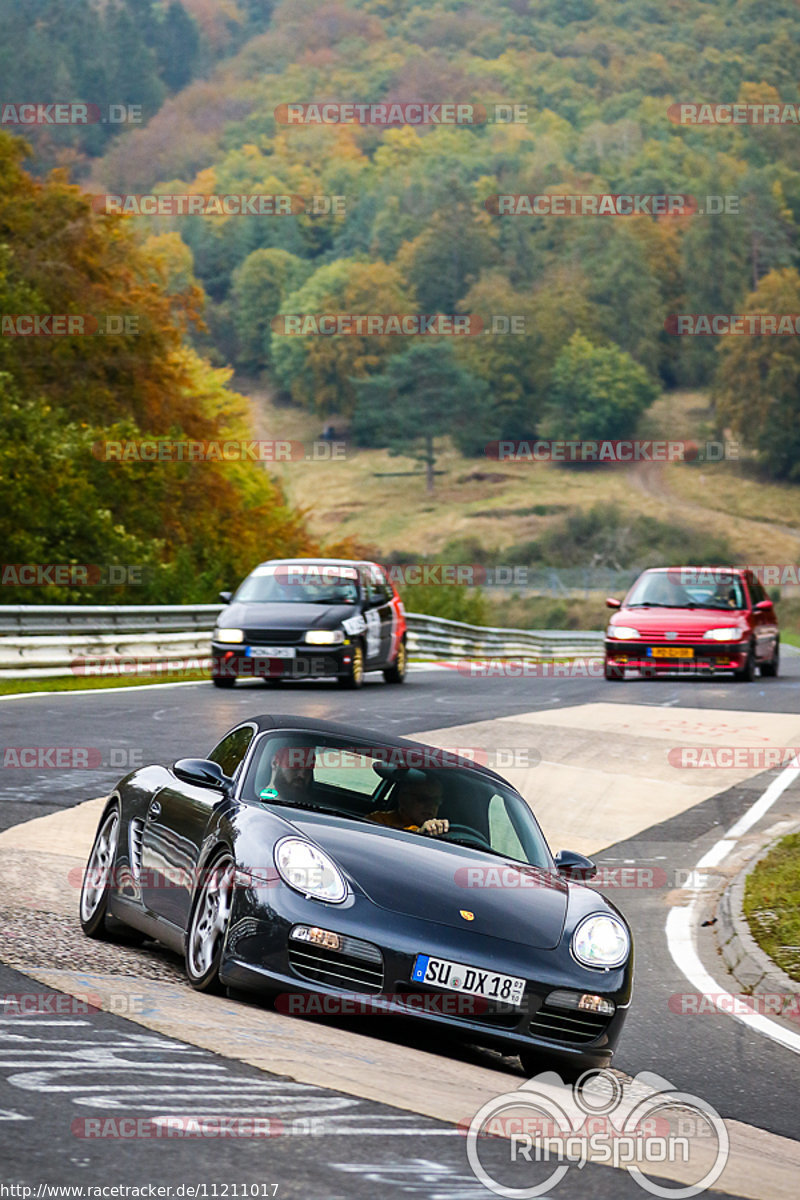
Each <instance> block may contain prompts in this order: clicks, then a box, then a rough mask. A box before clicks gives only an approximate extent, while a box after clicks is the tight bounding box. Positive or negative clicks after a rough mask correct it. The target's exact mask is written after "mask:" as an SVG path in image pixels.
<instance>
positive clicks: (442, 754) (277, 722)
mask: <svg viewBox="0 0 800 1200" xmlns="http://www.w3.org/2000/svg"><path fill="white" fill-rule="evenodd" d="M248 723H253V724H255V725H256V727H257V729H258V731H259V733H261V732H263V731H264V730H267V729H298V730H303V731H304V732H305V731H307V732H309V733H322V734H329V735H330V736H331V737H340V738H343V739H346V740H347V741H349V742H352V743H353V744H354V745H355V746H387V747H390V748H396V749H398V750H407V751H409V752H416V753H417V754H420V753H422V754H423V755H425V753H426V752H427V757H428V758H429V759H430V765H431V766H435V765H437V758H442V759H443V761H442V762H441V764H440V765H442V766H450V767H456V766H457V767H464V768H465V769H467V770H472V771H477V772H478V773H479V774H480V775H483V776H484V777H485V778H487V779H495V780H497V781H498V782H499V783H502V784H504V785H505V786H506V787H509V786H510V785H509V783H508V780H506V779H504V778H503V776H502V775H498V774H497V772H496V771H492V770H491V768H490V767H485V766H483V765H482V764H481V763H476V762H474V761H473V760H472V759H471V758H466V757H465V756H463V755H460V754H457V753H456V752H455V751H453V750H447V751H445V750H441V749H440V748H439V747H437V746H431V745H430V743H428V742H415V741H413V740H412V739H411V738H401V737H395V736H394V735H393V734H391V733H382V732H381V733H379V732H378V731H377V730H374V729H364V728H363V727H362V726H360V725H341V724H339V723H338V722H336V721H319V720H317V719H316V718H311V717H298V716H294V715H293V714H292V713H277V714H269V713H262V714H260V715H259V716H254V717H248V718H247V719H246V720H244V721H242V722H241V724H242V725H246V724H248ZM514 790H516V789H514Z"/></svg>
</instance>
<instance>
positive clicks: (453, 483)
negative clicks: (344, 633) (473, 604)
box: [250, 390, 800, 632]
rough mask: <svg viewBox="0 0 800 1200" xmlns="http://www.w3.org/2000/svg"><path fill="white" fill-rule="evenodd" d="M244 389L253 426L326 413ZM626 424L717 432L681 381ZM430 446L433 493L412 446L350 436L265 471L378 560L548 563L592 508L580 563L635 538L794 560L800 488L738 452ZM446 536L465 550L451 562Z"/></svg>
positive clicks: (495, 601) (636, 544)
mask: <svg viewBox="0 0 800 1200" xmlns="http://www.w3.org/2000/svg"><path fill="white" fill-rule="evenodd" d="M250 395H251V397H252V403H253V411H254V417H255V422H256V425H257V428H258V432H259V434H260V436H266V437H285V438H292V439H297V440H300V441H304V442H306V443H309V442H313V441H314V440H315V439H316V438H318V437H319V435H320V432H321V430H322V428H323V426H324V424H325V423H326V421H324V420H323V419H321V418H319V417H317V416H315V415H314V414H311V413H308V412H305V411H303V410H300V409H298V408H295V407H294V406H283V405H281V406H279V405H276V404H275V403H274V402H273V401H272V400H271V398H270V397H269V396H268V395H267V394H266V393H264V392H262V391H258V390H252V391H251V392H250ZM331 421H332V423H333V424H334V426H341V424H342V423H341V422H337V420H336V418H331ZM638 436H640V437H642V438H667V439H673V440H674V439H678V438H691V439H694V440H695V441H697V442H700V443H703V442H705V441H706V440H712V441H713V440H715V439H716V435H715V434H714V427H713V415H712V413H711V411H710V409H709V408H708V405H707V400H706V398H705V397H704V396H703V395H702V394H698V393H693V392H675V393H671V394H669V395H667V396H664V397H663V398H662V399H661V400H659V401H657V402H656V404H654V405H653V407H652V408H651V409H650V410H649V411H648V412H647V413H646V414H645V417H644V419H643V421H642V424H641V427H640V429H639V431H638ZM440 449H441V454H440V457H439V458H438V460H437V471H440V472H441V474H439V475H437V477H436V486H435V490H434V492H433V494H430V493H428V492H426V489H425V482H424V478H423V476H422V474H421V471H420V467H419V465H418V464H417V463H416V462H415V461H414V459H413V458H405V457H392V456H390V455H389V454H388V452H386V451H382V450H367V449H358V448H354V447H351V446H350V445H348V446H347V448H346V457H345V459H344V460H341V461H329V462H324V461H313V459H311V458H309V459H308V460H307V461H300V462H291V463H282V464H277V465H276V467H275V472H276V474H277V475H278V476H279V477H280V478H281V479H282V481H283V483H284V486H285V487H286V490H287V493H288V495H289V498H290V500H291V501H292V502H293V503H296V504H299V505H302V506H304V507H306V508H307V510H308V521H309V525H310V528H311V529H312V531H313V532H314V533H315V534H316V535H317V536H319V537H320V538H323V539H329V538H332V537H337V538H338V537H351V538H353V539H355V540H356V541H357V542H358V544H359V545H360V546H361V547H362V549H363V551H364V552H365V553H368V554H370V555H371V556H374V557H375V558H378V559H380V560H381V561H387V560H389V559H391V558H392V557H393V556H405V557H406V559H407V560H413V559H415V558H416V559H419V560H421V561H428V562H430V561H436V559H437V555H443V559H444V561H449V562H452V561H461V562H474V561H486V559H485V558H484V559H476V552H482V553H483V554H484V555H488V556H489V561H495V562H503V561H506V558H509V559H510V558H511V556H515V557H514V559H513V560H514V561H516V562H519V561H521V560H522V559H524V548H525V547H526V546H527V545H530V544H535V545H538V546H539V547H540V548H541V547H542V546H544V547H545V548H548V549H549V550H550V551H551V552H552V554H554V555H556V556H557V557H553V558H545V559H543V560H542V559H540V560H539V561H538V562H537V565H542V564H543V563H547V565H556V566H557V565H558V563H559V562H560V561H561V562H562V564H563V562H564V561H565V559H564V556H565V555H568V552H569V548H570V543H571V539H572V536H573V535H572V526H573V525H574V520H575V518H576V517H577V516H580V515H581V514H583V515H584V516H587V515H589V516H590V515H591V514H592V512H593V510H598V508H599V507H602V510H603V511H607V512H608V513H609V517H610V519H611V520H613V522H614V523H615V524H614V529H613V535H614V536H613V537H606V538H604V539H598V542H597V544H595V543H594V542H593V541H592V540H591V538H590V539H589V541H588V543H587V545H585V546H582V547H580V554H581V555H582V557H580V559H579V561H580V563H581V565H583V564H585V565H591V563H592V559H594V561H595V562H596V563H598V564H599V565H610V564H611V563H613V561H614V560H615V556H616V558H617V560H618V564H619V566H621V567H623V568H627V567H628V566H630V565H633V566H638V565H640V563H641V559H640V558H639V557H637V555H638V554H639V551H640V550H642V549H646V550H647V563H648V564H649V563H651V562H653V561H654V558H655V561H664V560H670V559H672V560H674V561H681V558H682V553H683V552H684V550H685V549H686V548H688V547H689V546H691V547H692V548H693V552H694V553H695V554H702V551H703V548H704V547H706V546H708V547H709V548H711V547H715V546H721V547H724V551H725V555H727V554H729V555H730V558H729V559H727V561H730V560H731V559H732V560H733V561H736V562H741V563H745V562H747V563H769V564H773V563H777V564H795V563H797V562H798V561H800V487H797V486H791V485H788V484H787V485H783V484H778V483H767V482H764V481H763V480H761V479H759V478H758V476H757V473H756V471H755V470H754V468H753V465H752V463H751V462H749V461H748V460H746V459H731V460H728V461H725V462H721V463H720V462H716V463H693V464H692V463H646V462H645V463H639V464H636V465H631V466H626V465H619V466H597V467H591V468H586V467H582V468H575V467H572V468H570V467H563V466H559V465H558V464H555V463H530V462H519V463H509V462H497V461H492V460H490V459H466V458H464V457H463V456H461V455H460V454H458V453H457V452H456V451H455V450H454V449H453V448H452V446H450V445H449V443H448V442H447V441H446V440H443V441H442V443H441V447H440ZM637 525H638V529H637ZM676 531H677V534H678V536H677V537H676ZM601 542H602V543H603V544H600V543H601ZM459 543H461V544H462V545H463V546H464V551H463V554H462V555H461V556H460V557H459V558H458V559H456V560H454V557H453V553H454V551H453V548H454V547H455V546H457V545H458V544H459ZM676 545H677V548H676ZM521 550H522V552H523V554H522V559H521V557H520V551H521ZM660 552H661V553H662V554H663V557H658V556H659V553H660ZM626 553H627V554H628V558H627V560H626V559H625V555H626ZM470 555H471V557H470ZM558 556H560V557H558ZM701 561H702V558H701ZM792 595H794V596H797V597H798V599H797V600H792V599H791V596H792ZM782 599H783V600H784V601H789V603H788V604H787V605H786V609H785V616H786V617H787V618H789V619H788V620H786V621H785V625H786V628H787V630H789V629H793V630H795V631H796V632H800V590H797V589H796V590H795V591H794V593H793V594H792V593H790V592H787V591H786V590H785V589H784V592H783V597H782ZM488 600H489V604H490V606H491V610H492V611H491V612H490V613H489V614H488V616H489V620H490V623H492V624H502V625H516V624H525V625H527V626H528V627H535V625H536V624H537V622H538V623H540V624H541V625H542V626H550V627H556V626H560V627H566V628H578V627H583V628H587V627H588V628H600V627H602V625H603V624H604V621H605V615H606V613H605V609H604V607H603V605H602V597H601V598H599V600H596V599H586V598H582V599H577V600H567V599H564V600H558V599H555V598H554V599H552V600H551V599H550V598H549V597H520V598H508V597H505V598H501V597H500V596H499V595H497V594H495V595H494V596H492V595H490V596H489V597H488ZM781 611H783V610H781ZM548 614H549V615H548Z"/></svg>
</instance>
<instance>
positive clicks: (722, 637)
mask: <svg viewBox="0 0 800 1200" xmlns="http://www.w3.org/2000/svg"><path fill="white" fill-rule="evenodd" d="M744 636H745V633H744V630H743V629H737V627H736V626H735V625H725V626H723V627H722V628H720V629H707V630H706V631H705V633H704V634H703V638H704V639H705V641H707V642H740V641H741V640H742V638H743V637H744Z"/></svg>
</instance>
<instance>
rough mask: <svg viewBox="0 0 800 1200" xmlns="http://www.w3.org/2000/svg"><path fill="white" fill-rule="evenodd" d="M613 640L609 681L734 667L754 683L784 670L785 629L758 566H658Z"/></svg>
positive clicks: (614, 627)
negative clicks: (629, 672) (630, 671)
mask: <svg viewBox="0 0 800 1200" xmlns="http://www.w3.org/2000/svg"><path fill="white" fill-rule="evenodd" d="M606 604H607V605H608V607H609V608H614V609H617V611H616V612H615V613H614V616H613V617H611V619H610V621H609V624H608V629H607V630H606V639H605V674H606V679H609V680H621V679H624V678H625V669H626V667H630V668H634V669H636V670H637V671H639V672H640V673H641V674H643V675H656V674H665V673H667V672H671V673H674V672H680V673H681V674H686V673H691V674H708V673H714V672H716V671H733V674H734V677H735V678H736V679H741V680H744V681H746V682H751V681H752V680H753V679H754V678H755V670H756V667H757V666H758V667H759V668H760V670H761V674H762V675H777V674H778V655H779V652H780V633H779V630H778V623H777V620H776V617H775V610H774V608H773V607H772V601H771V600H770V598H769V596H767V594H766V592H765V591H764V589H763V587H762V586H761V584H760V583H759V581H758V580H757V579H756V578H755V576H754V574H753V572H752V571H750V570H748V569H746V568H738V567H657V568H654V569H653V570H650V571H645V572H644V573H643V574H642V575H640V576H639V578H638V579H637V580H636V583H635V584H634V585H633V587H632V588H631V590H630V591H629V592H628V594H627V596H626V597H625V599H624V600H623V601H622V603H621V604H620V602H619V600H612V599H608V600H606Z"/></svg>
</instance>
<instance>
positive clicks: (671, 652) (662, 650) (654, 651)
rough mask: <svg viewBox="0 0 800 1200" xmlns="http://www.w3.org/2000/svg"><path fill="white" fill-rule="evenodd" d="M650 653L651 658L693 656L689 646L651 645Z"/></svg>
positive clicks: (692, 650)
mask: <svg viewBox="0 0 800 1200" xmlns="http://www.w3.org/2000/svg"><path fill="white" fill-rule="evenodd" d="M650 653H651V655H652V656H653V658H694V649H693V648H692V647H691V646H658V647H656V646H653V647H652V648H651V650H650Z"/></svg>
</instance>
